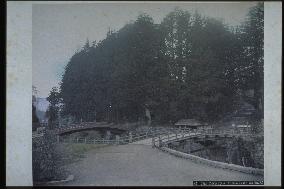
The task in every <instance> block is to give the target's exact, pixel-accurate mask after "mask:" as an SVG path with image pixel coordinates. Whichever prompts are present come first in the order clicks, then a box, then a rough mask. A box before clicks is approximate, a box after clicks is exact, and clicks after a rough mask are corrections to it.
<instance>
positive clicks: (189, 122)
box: [175, 119, 211, 129]
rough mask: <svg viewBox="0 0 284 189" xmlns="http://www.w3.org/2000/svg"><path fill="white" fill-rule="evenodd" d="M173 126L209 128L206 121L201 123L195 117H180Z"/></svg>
mask: <svg viewBox="0 0 284 189" xmlns="http://www.w3.org/2000/svg"><path fill="white" fill-rule="evenodd" d="M175 126H176V127H178V128H190V129H209V128H211V126H209V125H208V124H207V123H202V122H200V121H198V120H196V119H181V120H179V121H178V122H176V123H175Z"/></svg>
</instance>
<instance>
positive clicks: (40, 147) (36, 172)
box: [32, 131, 67, 182]
mask: <svg viewBox="0 0 284 189" xmlns="http://www.w3.org/2000/svg"><path fill="white" fill-rule="evenodd" d="M55 147H56V136H55V135H53V134H51V133H50V132H48V131H47V132H46V134H45V135H44V136H43V137H37V138H33V149H32V150H33V154H32V155H33V180H34V182H47V181H51V180H62V179H65V178H66V177H67V174H66V172H65V171H64V170H63V169H62V156H61V155H60V153H59V152H57V151H56V148H55Z"/></svg>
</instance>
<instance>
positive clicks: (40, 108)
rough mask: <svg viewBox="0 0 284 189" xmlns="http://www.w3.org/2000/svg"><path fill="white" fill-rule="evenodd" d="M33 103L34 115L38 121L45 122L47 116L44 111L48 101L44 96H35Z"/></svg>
mask: <svg viewBox="0 0 284 189" xmlns="http://www.w3.org/2000/svg"><path fill="white" fill-rule="evenodd" d="M34 105H35V107H36V115H37V117H38V119H39V121H40V122H41V123H42V122H46V121H47V118H46V116H45V113H46V111H47V109H48V106H49V102H48V101H47V100H46V98H36V101H35V103H34Z"/></svg>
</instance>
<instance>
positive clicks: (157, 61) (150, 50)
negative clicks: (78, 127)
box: [49, 4, 263, 123]
mask: <svg viewBox="0 0 284 189" xmlns="http://www.w3.org/2000/svg"><path fill="white" fill-rule="evenodd" d="M247 89H253V90H254V91H255V95H254V97H253V98H252V99H249V100H250V101H251V102H253V103H252V104H253V105H254V106H255V107H256V108H257V109H258V110H259V111H260V112H261V111H263V109H261V106H260V105H259V103H262V104H263V4H258V5H257V6H255V7H253V8H252V9H251V10H250V12H249V14H248V17H247V20H246V22H245V23H243V25H241V26H239V27H238V28H235V29H232V28H230V27H229V26H227V25H225V24H224V23H223V22H222V21H220V20H217V19H213V18H208V17H204V16H202V15H200V14H199V13H198V12H195V13H190V12H188V11H184V10H181V9H175V10H174V11H172V12H171V13H169V14H168V15H167V16H166V17H165V18H164V19H163V21H162V22H161V24H155V23H154V21H153V19H152V18H151V17H150V16H149V15H146V14H141V15H140V16H138V18H137V19H136V21H134V22H133V23H130V24H126V25H125V26H124V27H123V28H121V29H120V30H118V31H112V30H109V32H108V33H107V37H106V38H105V39H104V40H102V41H99V42H96V41H94V42H91V44H90V42H89V40H87V42H86V44H85V45H84V47H83V48H82V50H81V51H78V52H76V53H75V54H74V55H73V56H72V57H71V59H70V61H69V62H68V64H67V66H66V68H65V72H64V75H63V79H62V83H61V85H60V90H59V91H55V90H52V92H51V94H50V97H49V101H50V102H51V106H52V105H53V103H52V99H53V100H54V99H56V97H55V96H56V95H58V96H57V97H58V98H59V96H60V98H61V99H62V103H63V112H62V113H63V114H64V115H72V116H74V117H75V119H77V120H81V119H82V120H84V121H94V120H97V121H100V120H103V121H112V122H127V121H139V120H145V119H146V112H147V111H150V115H151V117H152V120H153V121H154V122H157V123H168V122H174V121H176V120H178V119H181V118H189V117H195V118H198V119H203V120H206V121H216V120H218V119H220V118H221V117H222V116H224V115H225V114H227V113H229V112H232V111H234V108H235V106H234V105H235V104H236V99H237V96H238V95H239V91H240V90H241V91H245V90H247ZM54 103H55V104H56V103H59V102H57V101H56V102H54ZM54 108H55V105H54ZM261 115H262V114H261V113H260V116H261ZM262 116H263V115H262ZM50 117H52V116H50Z"/></svg>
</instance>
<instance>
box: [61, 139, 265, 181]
mask: <svg viewBox="0 0 284 189" xmlns="http://www.w3.org/2000/svg"><path fill="white" fill-rule="evenodd" d="M150 141H151V140H149V139H147V140H144V141H138V142H139V143H140V144H138V142H137V143H136V144H135V143H132V144H128V145H119V146H115V145H114V146H106V147H103V148H97V149H94V150H91V151H89V152H88V153H87V154H86V157H85V158H83V159H82V160H81V161H79V162H75V163H73V164H70V165H68V167H67V169H68V170H69V171H70V172H71V174H73V175H74V176H75V178H74V180H73V181H70V182H67V183H61V184H59V185H65V186H191V185H192V182H193V181H194V180H209V181H256V180H257V181H260V180H263V176H261V175H251V174H246V173H241V172H237V171H232V170H226V169H221V168H215V167H210V166H208V165H203V164H197V163H194V162H192V161H190V160H187V159H182V158H178V157H176V156H173V155H170V154H167V153H165V152H162V151H160V150H159V149H157V148H152V147H151V145H150ZM143 144H146V145H143Z"/></svg>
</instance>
